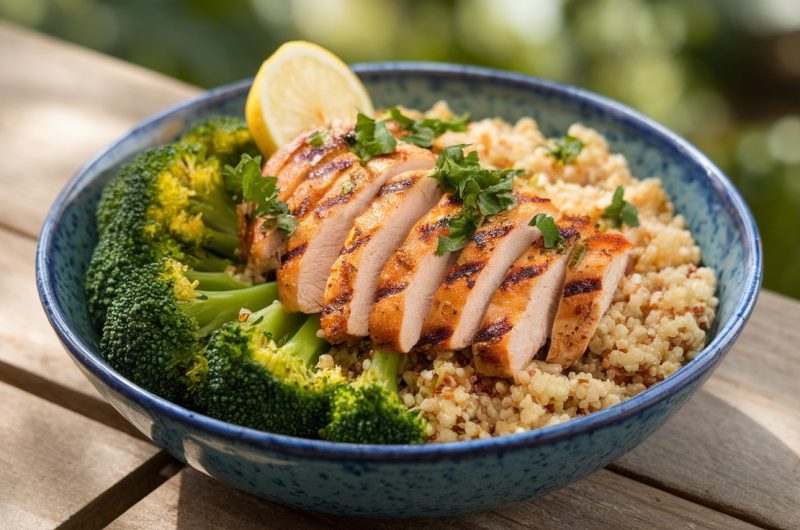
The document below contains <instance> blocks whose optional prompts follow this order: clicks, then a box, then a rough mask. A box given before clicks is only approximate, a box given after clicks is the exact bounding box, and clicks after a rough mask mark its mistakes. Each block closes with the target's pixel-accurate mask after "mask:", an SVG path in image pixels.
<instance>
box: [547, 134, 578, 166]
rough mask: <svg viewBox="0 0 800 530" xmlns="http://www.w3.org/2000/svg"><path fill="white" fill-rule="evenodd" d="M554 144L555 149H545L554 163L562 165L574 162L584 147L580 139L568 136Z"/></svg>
mask: <svg viewBox="0 0 800 530" xmlns="http://www.w3.org/2000/svg"><path fill="white" fill-rule="evenodd" d="M554 143H555V147H547V151H548V152H549V153H550V156H552V157H553V158H555V159H556V161H558V162H560V163H562V164H564V165H566V164H571V163H572V162H574V161H575V159H576V158H577V157H578V155H579V154H581V151H582V150H583V148H584V146H585V144H584V143H583V142H582V141H581V140H580V139H578V138H575V137H574V136H571V135H569V134H567V135H565V136H564V137H563V138H558V139H556V140H555V141H554Z"/></svg>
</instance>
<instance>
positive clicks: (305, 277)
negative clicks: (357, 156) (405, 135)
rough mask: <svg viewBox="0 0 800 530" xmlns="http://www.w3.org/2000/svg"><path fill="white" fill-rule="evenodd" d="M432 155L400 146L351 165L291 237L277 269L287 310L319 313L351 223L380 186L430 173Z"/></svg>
mask: <svg viewBox="0 0 800 530" xmlns="http://www.w3.org/2000/svg"><path fill="white" fill-rule="evenodd" d="M434 160H435V158H434V155H433V153H431V152H430V151H428V150H427V149H422V148H420V147H416V146H414V145H411V144H406V143H399V144H398V145H397V149H396V150H395V151H394V152H393V153H391V154H388V155H385V156H380V157H377V158H373V159H372V160H370V161H369V162H368V163H367V165H366V167H363V166H361V164H356V165H353V166H351V167H350V168H349V169H348V170H347V171H345V173H344V174H343V175H342V176H340V177H339V178H338V179H337V180H336V182H335V183H334V184H333V185H332V186H331V188H330V189H329V190H328V191H327V192H326V193H325V195H324V196H323V197H322V199H321V200H320V202H319V204H317V206H316V207H315V208H314V209H313V210H312V211H311V212H310V213H309V214H308V215H306V216H305V217H304V218H303V219H302V220H301V221H300V222H299V223H298V225H297V229H296V230H295V231H294V233H293V234H292V235H291V237H289V240H288V241H287V243H286V248H285V251H284V253H283V255H282V256H281V267H280V269H278V275H277V276H278V290H279V294H280V298H281V301H282V302H283V304H284V306H285V307H286V308H287V309H288V310H289V311H302V312H304V313H316V312H319V311H321V310H322V302H323V297H324V293H325V286H326V284H327V281H328V275H329V274H330V271H331V266H332V265H333V263H334V262H335V261H336V258H337V257H338V255H339V253H340V251H341V249H342V244H343V243H344V241H345V239H346V238H347V235H348V233H349V232H350V228H351V227H352V226H353V221H354V220H355V219H356V217H358V216H359V215H360V214H361V213H362V212H364V211H365V210H366V209H367V208H368V207H369V204H370V202H372V199H373V198H374V197H375V195H376V194H377V193H378V190H380V188H381V186H383V184H384V183H385V182H386V181H387V180H389V179H391V178H392V177H394V176H395V175H398V174H400V173H404V172H406V171H411V170H415V169H431V168H432V167H433V164H434Z"/></svg>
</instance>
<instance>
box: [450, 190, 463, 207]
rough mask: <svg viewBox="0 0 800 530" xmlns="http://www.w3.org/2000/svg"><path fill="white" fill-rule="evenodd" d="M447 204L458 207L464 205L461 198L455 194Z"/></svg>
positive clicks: (451, 195)
mask: <svg viewBox="0 0 800 530" xmlns="http://www.w3.org/2000/svg"><path fill="white" fill-rule="evenodd" d="M447 204H449V205H455V206H458V205H460V204H462V201H461V197H459V196H458V195H456V194H455V193H452V194H450V195H449V196H448V198H447Z"/></svg>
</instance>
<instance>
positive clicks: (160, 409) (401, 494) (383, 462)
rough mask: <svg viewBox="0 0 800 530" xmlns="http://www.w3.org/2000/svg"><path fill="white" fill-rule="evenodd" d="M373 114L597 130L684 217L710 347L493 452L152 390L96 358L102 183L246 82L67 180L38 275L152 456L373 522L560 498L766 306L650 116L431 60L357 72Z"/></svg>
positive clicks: (748, 245)
mask: <svg viewBox="0 0 800 530" xmlns="http://www.w3.org/2000/svg"><path fill="white" fill-rule="evenodd" d="M354 69H355V71H356V73H357V74H358V75H359V76H360V77H361V79H362V80H363V82H364V83H365V84H366V86H367V88H368V89H369V92H370V93H371V94H372V96H373V98H374V100H375V104H376V105H377V106H389V105H395V104H402V105H405V106H407V107H415V108H427V107H428V106H430V105H432V104H433V103H434V102H435V101H437V100H439V99H446V100H447V101H448V102H449V103H450V104H451V106H452V108H453V109H454V110H455V111H457V112H463V111H466V110H469V111H470V112H471V114H472V116H473V118H482V117H486V116H502V117H504V118H506V119H509V120H514V119H516V118H519V117H522V116H533V117H534V118H535V119H536V120H537V122H538V123H539V125H540V127H541V128H542V130H543V132H544V133H545V134H547V135H548V136H550V135H561V134H563V133H564V131H566V129H567V127H568V126H569V125H570V124H572V123H573V122H578V121H579V122H581V123H583V124H585V125H588V126H590V127H593V128H595V129H597V130H598V131H600V132H601V133H602V134H604V135H605V137H606V138H607V139H608V142H609V144H610V146H611V148H612V150H614V151H617V152H620V153H622V154H624V155H625V156H626V157H627V159H628V163H629V165H630V168H631V171H632V174H633V175H634V176H636V177H639V178H645V177H651V176H659V177H661V178H662V180H663V183H664V187H665V188H666V190H667V192H668V193H669V195H670V197H671V198H672V200H673V201H674V203H675V206H676V209H677V211H678V212H679V213H681V214H683V215H684V216H685V217H686V221H687V224H688V226H689V227H690V229H691V230H692V232H693V234H694V236H695V238H696V240H697V242H698V243H699V245H700V247H701V248H702V250H703V260H704V262H705V264H706V265H709V266H711V267H713V268H714V269H715V270H716V272H717V275H718V285H719V287H718V297H719V300H720V303H719V306H718V311H717V318H716V323H715V326H714V329H713V330H712V332H711V335H712V337H711V340H710V342H709V344H708V346H706V348H705V349H704V350H703V351H702V352H701V353H699V354H698V355H697V356H696V357H695V358H694V359H693V360H691V361H690V362H688V363H687V364H686V365H685V366H684V367H683V368H681V369H680V370H678V371H677V372H676V373H675V374H674V375H672V376H670V377H669V378H667V379H666V380H664V381H662V382H660V383H658V384H656V385H654V386H652V387H651V388H649V389H648V390H646V391H644V392H642V393H640V394H639V395H637V396H635V397H633V398H631V399H628V400H627V401H624V402H622V403H620V404H618V405H615V406H613V407H610V408H608V409H605V410H601V411H599V412H595V413H593V414H589V415H586V416H582V417H578V418H575V419H572V420H571V421H568V422H566V423H563V424H560V425H554V426H550V427H545V428H541V429H538V430H534V431H530V432H525V433H520V434H514V435H510V436H503V437H498V438H492V439H487V440H474V441H466V442H456V443H447V444H432V445H421V446H399V445H394V446H392V445H389V446H372V445H356V444H338V443H331V442H325V441H318V440H306V439H300V438H293V437H289V436H282V435H277V434H271V433H267V432H260V431H255V430H251V429H247V428H243V427H239V426H236V425H232V424H229V423H225V422H222V421H218V420H215V419H212V418H209V417H206V416H204V415H202V414H199V413H196V412H193V411H191V410H187V409H185V408H182V407H180V406H178V405H175V404H173V403H170V402H168V401H166V400H164V399H162V398H160V397H158V396H156V395H153V394H151V393H149V392H146V391H144V390H143V389H141V388H139V387H138V386H136V385H135V384H133V383H132V382H130V381H128V380H127V379H125V378H124V377H122V376H120V375H119V374H118V373H116V372H115V371H114V370H113V369H112V368H110V367H109V365H108V364H106V362H105V361H104V360H103V359H102V357H101V356H100V355H99V353H98V336H97V334H96V332H95V331H94V329H92V326H91V325H90V323H89V317H88V314H87V311H86V306H85V299H84V291H83V277H84V274H85V272H86V268H87V264H88V262H89V259H90V257H91V254H92V249H93V248H94V245H95V242H96V232H95V221H94V210H95V206H96V204H97V200H98V197H99V195H100V192H101V190H102V188H103V186H104V185H105V184H106V183H107V182H108V181H109V179H110V178H111V177H112V176H113V175H114V174H115V171H116V170H117V168H118V167H119V166H120V164H122V163H124V162H125V161H126V160H129V159H130V158H132V157H133V156H134V155H136V154H137V153H138V152H140V151H142V150H143V149H145V148H148V147H151V146H154V145H158V144H161V143H163V142H166V141H169V140H171V139H172V138H174V137H175V135H176V134H178V133H179V132H180V131H181V130H182V129H184V128H185V127H186V126H187V125H189V124H191V123H193V122H196V121H199V120H202V119H204V118H206V117H209V116H212V115H219V114H234V115H242V114H243V108H244V101H245V97H246V95H247V91H248V89H249V86H250V81H249V80H248V81H242V82H238V83H234V84H231V85H227V86H224V87H221V88H218V89H214V90H211V91H209V92H206V93H205V94H203V95H201V96H199V97H197V98H195V99H192V100H190V101H187V102H185V103H182V104H179V105H177V106H175V107H173V108H171V109H168V110H166V111H164V112H162V113H161V114H158V115H156V116H154V117H152V118H150V119H149V120H147V121H145V122H144V123H142V124H141V125H139V126H138V127H136V128H135V129H133V130H132V131H130V132H129V133H128V134H126V135H125V136H123V137H122V138H120V139H119V140H117V141H116V142H114V143H113V144H111V145H110V146H109V147H107V148H106V149H105V150H103V151H102V152H101V153H99V154H98V155H97V156H95V157H94V158H93V159H92V160H91V161H89V162H88V163H87V164H86V165H85V166H83V167H82V168H81V169H80V170H79V171H78V172H77V173H76V174H75V175H74V176H73V177H72V179H71V180H70V181H69V183H68V184H67V185H66V187H65V188H64V190H63V191H62V192H61V194H60V195H59V196H58V198H57V199H56V201H55V204H54V205H53V206H52V208H51V210H50V213H49V215H48V216H47V219H46V221H45V223H44V226H43V228H42V232H41V236H40V239H39V245H38V250H37V256H36V277H37V284H38V289H39V295H40V297H41V301H42V305H43V306H44V309H45V311H46V313H47V316H48V318H49V319H50V323H51V324H52V326H53V328H54V329H55V331H56V333H57V334H58V336H59V338H60V339H61V341H62V343H63V344H64V346H65V347H66V349H67V351H68V352H69V353H70V355H72V357H73V359H74V360H75V361H76V363H77V364H78V366H79V367H80V369H81V370H82V371H83V373H84V374H85V375H86V377H87V378H88V379H89V380H90V381H91V382H92V383H93V384H94V386H95V387H96V388H97V389H98V390H99V391H100V393H101V394H102V395H103V396H105V398H106V399H108V401H109V402H110V403H111V404H112V405H113V406H114V407H115V408H116V409H117V410H118V411H119V412H120V413H121V414H122V415H123V416H124V417H125V418H127V419H128V421H130V422H131V423H132V424H133V425H135V426H136V427H137V428H138V429H139V430H140V431H142V432H143V433H144V434H145V435H146V436H147V437H148V438H150V439H151V440H153V442H154V443H155V444H156V445H158V446H159V447H163V448H164V449H166V450H167V451H169V452H170V453H172V454H173V455H174V456H175V457H176V458H178V459H180V460H182V461H184V462H186V463H188V464H189V465H191V466H192V467H194V468H197V469H199V470H200V471H202V472H204V473H206V474H208V475H210V476H212V477H214V478H216V479H219V480H221V481H222V482H224V483H226V484H229V485H231V486H233V487H236V488H239V489H242V490H245V491H247V492H250V493H253V494H256V495H259V496H262V497H264V498H266V499H269V500H272V501H277V502H280V503H283V504H287V505H291V506H295V507H298V508H308V509H312V510H320V511H324V512H330V513H336V514H347V515H360V516H375V517H399V516H402V517H410V516H419V517H421V516H443V515H453V514H459V513H464V512H470V511H480V510H487V509H491V508H497V507H500V506H503V505H507V504H510V503H513V502H516V501H520V500H522V499H526V498H529V497H533V496H536V495H541V494H544V493H547V492H549V491H552V490H554V489H556V488H559V487H562V486H564V485H566V484H568V483H570V482H572V481H575V480H577V479H579V478H581V477H583V476H585V475H588V474H589V473H591V472H593V471H595V470H596V469H599V468H601V467H603V466H605V465H606V464H608V463H610V462H612V461H613V460H615V459H617V458H619V457H620V456H622V455H623V454H624V453H626V452H627V451H629V450H631V449H632V448H633V447H635V446H636V445H637V444H639V443H640V442H641V441H642V440H644V439H645V438H646V437H647V436H648V435H650V434H651V433H652V432H653V431H655V430H656V429H658V427H659V426H661V425H662V424H663V423H664V422H665V421H666V420H667V419H668V418H669V417H670V416H671V415H672V414H673V413H674V412H675V411H677V410H678V409H679V408H680V407H681V405H683V404H684V403H685V402H686V401H687V400H688V399H689V397H690V396H691V395H692V394H693V393H694V392H695V391H696V390H697V389H698V388H699V387H700V385H701V384H702V383H703V382H704V381H705V380H706V379H707V378H708V377H709V375H711V373H712V371H713V370H714V368H715V367H716V366H717V365H718V364H719V362H720V361H721V360H722V359H723V357H724V356H725V353H726V352H727V351H728V349H729V348H730V347H731V345H732V344H733V342H734V341H735V340H736V338H737V336H738V335H739V333H740V332H741V331H742V328H743V327H744V325H745V322H746V321H747V318H748V317H749V316H750V313H751V311H752V310H753V305H754V304H755V301H756V297H757V295H758V289H759V285H760V281H761V275H762V258H761V248H760V240H759V235H758V230H757V228H756V225H755V223H754V221H753V218H752V216H751V214H750V212H749V211H748V209H747V206H746V205H745V203H744V201H743V200H742V198H741V196H740V195H739V193H738V192H737V191H736V189H735V188H734V187H733V185H732V184H731V182H730V181H729V180H728V179H727V178H726V177H725V175H723V173H722V172H721V171H720V170H719V169H718V168H717V167H716V166H715V165H714V164H713V163H711V162H710V161H709V160H708V158H706V157H705V156H704V155H703V154H702V153H700V152H699V151H698V150H697V149H696V148H694V147H692V146H691V145H690V144H689V143H688V142H687V141H685V140H684V139H682V138H680V137H679V136H677V135H676V134H674V133H672V132H670V131H669V130H667V129H666V128H664V127H662V126H660V125H658V124H656V123H654V122H653V121H651V120H650V119H648V118H646V117H644V116H642V115H641V114H639V113H637V112H635V111H633V110H631V109H629V108H627V107H625V106H623V105H621V104H619V103H616V102H614V101H611V100H609V99H606V98H603V97H601V96H598V95H595V94H592V93H590V92H586V91H584V90H580V89H577V88H573V87H569V86H564V85H560V84H557V83H552V82H548V81H542V80H538V79H534V78H531V77H527V76H523V75H519V74H514V73H507V72H500V71H495V70H489V69H484V68H475V67H466V66H458V65H449V64H436V63H377V64H364V65H357V66H355V67H354Z"/></svg>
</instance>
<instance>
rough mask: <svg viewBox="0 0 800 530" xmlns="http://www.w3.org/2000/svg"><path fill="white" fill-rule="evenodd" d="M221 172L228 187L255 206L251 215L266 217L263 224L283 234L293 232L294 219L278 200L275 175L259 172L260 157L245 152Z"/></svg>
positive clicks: (295, 223) (283, 203) (286, 207)
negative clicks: (238, 191)
mask: <svg viewBox="0 0 800 530" xmlns="http://www.w3.org/2000/svg"><path fill="white" fill-rule="evenodd" d="M223 174H224V176H225V182H226V184H228V186H229V188H231V189H235V190H241V195H242V198H243V200H245V201H247V202H251V203H253V204H254V205H255V208H254V210H253V214H254V215H256V216H258V217H265V218H266V220H265V223H264V226H277V227H278V228H279V229H280V230H281V231H282V232H283V233H285V234H286V235H289V234H291V233H292V232H294V229H295V227H296V226H297V219H296V218H295V216H293V215H292V214H291V213H289V207H288V206H287V205H286V203H285V202H283V201H281V200H280V199H278V192H279V191H280V190H279V189H278V178H277V177H271V176H262V175H261V157H260V156H256V157H252V156H250V155H248V154H246V153H245V154H243V155H242V158H241V160H239V163H238V164H237V165H236V167H235V168H234V167H231V166H225V168H224V169H223Z"/></svg>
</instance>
